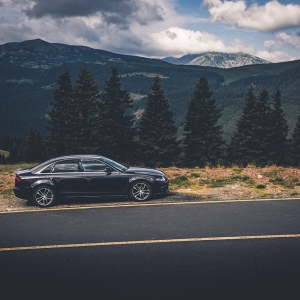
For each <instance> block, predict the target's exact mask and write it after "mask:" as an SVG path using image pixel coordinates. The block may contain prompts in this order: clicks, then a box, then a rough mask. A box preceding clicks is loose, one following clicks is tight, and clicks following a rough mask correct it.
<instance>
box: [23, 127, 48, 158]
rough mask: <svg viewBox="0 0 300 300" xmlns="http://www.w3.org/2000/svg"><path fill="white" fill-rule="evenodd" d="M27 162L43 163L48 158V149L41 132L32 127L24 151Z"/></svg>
mask: <svg viewBox="0 0 300 300" xmlns="http://www.w3.org/2000/svg"><path fill="white" fill-rule="evenodd" d="M24 157H25V161H26V162H42V161H44V160H45V159H46V158H47V148H46V145H45V142H44V140H43V138H42V135H41V132H40V131H39V130H36V131H35V130H34V129H33V127H32V126H31V127H30V129H29V135H28V138H27V140H26V145H25V149H24Z"/></svg>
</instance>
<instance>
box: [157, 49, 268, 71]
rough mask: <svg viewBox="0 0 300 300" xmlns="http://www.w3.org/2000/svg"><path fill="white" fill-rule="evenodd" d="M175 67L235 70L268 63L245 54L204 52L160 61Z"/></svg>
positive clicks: (170, 57)
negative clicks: (191, 66)
mask: <svg viewBox="0 0 300 300" xmlns="http://www.w3.org/2000/svg"><path fill="white" fill-rule="evenodd" d="M162 60H163V61H165V62H168V63H171V64H175V65H194V66H205V67H215V68H224V69H228V68H235V67H241V66H246V65H258V64H269V63H270V62H269V61H266V60H264V59H261V58H259V57H256V56H253V55H250V54H246V53H242V52H239V53H222V52H206V53H202V54H187V55H184V56H182V57H180V58H175V57H172V56H169V57H166V58H163V59H162Z"/></svg>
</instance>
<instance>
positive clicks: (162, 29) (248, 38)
mask: <svg viewBox="0 0 300 300" xmlns="http://www.w3.org/2000/svg"><path fill="white" fill-rule="evenodd" d="M36 38H41V39H43V40H45V41H48V42H56V43H65V44H72V45H85V46H90V47H93V48H97V49H103V50H108V51H112V52H116V53H121V54H130V55H140V56H146V57H165V56H177V57H179V56H182V55H185V54H188V53H202V52H207V51H220V52H240V51H241V52H246V53H249V54H253V55H256V56H258V57H261V58H264V59H266V60H269V61H272V62H279V61H288V60H295V59H300V0H294V1H290V0H279V1H277V0H268V1H265V0H227V1H225V0H199V1H195V0H0V44H4V43H7V42H19V41H23V40H29V39H36Z"/></svg>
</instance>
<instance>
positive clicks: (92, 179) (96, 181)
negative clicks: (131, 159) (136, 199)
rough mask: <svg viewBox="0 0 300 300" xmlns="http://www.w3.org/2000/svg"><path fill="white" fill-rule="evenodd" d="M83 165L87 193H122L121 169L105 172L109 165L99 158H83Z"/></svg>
mask: <svg viewBox="0 0 300 300" xmlns="http://www.w3.org/2000/svg"><path fill="white" fill-rule="evenodd" d="M81 167H82V175H83V180H84V184H85V189H84V190H85V193H86V194H87V195H100V194H110V195H117V194H121V187H120V173H119V171H117V170H115V169H113V171H112V172H105V168H107V167H109V165H107V164H106V163H105V162H103V161H101V160H97V159H82V160H81Z"/></svg>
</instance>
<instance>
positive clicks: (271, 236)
mask: <svg viewBox="0 0 300 300" xmlns="http://www.w3.org/2000/svg"><path fill="white" fill-rule="evenodd" d="M278 238H300V234H275V235H245V236H221V237H206V238H185V239H165V240H141V241H123V242H100V243H84V244H63V245H45V246H26V247H11V248H0V252H4V251H23V250H41V249H60V248H78V247H101V246H120V245H140V244H161V243H186V242H205V241H231V240H253V239H278Z"/></svg>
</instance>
